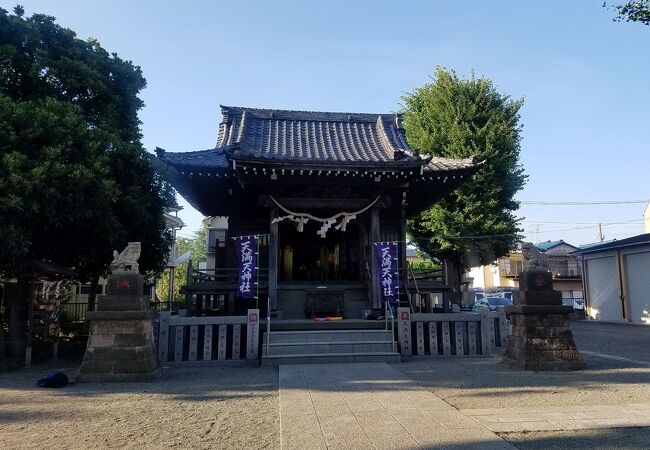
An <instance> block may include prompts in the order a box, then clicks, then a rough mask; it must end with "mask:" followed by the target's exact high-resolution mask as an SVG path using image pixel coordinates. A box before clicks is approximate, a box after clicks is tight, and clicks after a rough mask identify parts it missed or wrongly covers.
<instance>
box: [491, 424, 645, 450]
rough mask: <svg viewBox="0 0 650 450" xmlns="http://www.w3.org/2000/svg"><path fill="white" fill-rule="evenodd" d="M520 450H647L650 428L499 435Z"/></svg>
mask: <svg viewBox="0 0 650 450" xmlns="http://www.w3.org/2000/svg"><path fill="white" fill-rule="evenodd" d="M499 436H500V437H502V438H503V439H505V440H507V441H508V442H510V443H511V444H513V445H515V446H516V447H517V448H518V449H519V450H547V449H551V448H552V449H582V448H585V449H586V448H589V449H594V448H607V449H630V450H632V449H644V450H645V449H647V448H648V446H649V445H650V428H611V429H598V430H575V431H552V432H549V431H535V432H529V433H499Z"/></svg>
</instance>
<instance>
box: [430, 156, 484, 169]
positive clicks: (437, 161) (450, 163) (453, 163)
mask: <svg viewBox="0 0 650 450" xmlns="http://www.w3.org/2000/svg"><path fill="white" fill-rule="evenodd" d="M476 165H477V162H476V159H475V158H464V159H453V158H442V157H440V156H434V157H432V158H431V161H429V162H428V164H427V165H426V166H424V171H425V172H427V171H436V172H438V171H447V170H460V169H467V168H468V167H474V166H476Z"/></svg>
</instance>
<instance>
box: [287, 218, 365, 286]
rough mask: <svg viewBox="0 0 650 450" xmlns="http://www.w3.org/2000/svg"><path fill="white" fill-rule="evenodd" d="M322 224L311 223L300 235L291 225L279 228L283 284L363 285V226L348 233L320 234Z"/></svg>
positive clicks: (352, 225)
mask: <svg viewBox="0 0 650 450" xmlns="http://www.w3.org/2000/svg"><path fill="white" fill-rule="evenodd" d="M321 225H322V224H320V223H318V222H315V221H309V222H307V223H306V224H305V225H304V230H303V231H302V232H298V230H297V229H296V226H295V225H294V224H292V223H289V222H284V223H281V224H280V226H279V241H280V242H279V244H280V245H279V247H280V267H279V269H280V270H279V279H280V281H283V282H287V281H296V282H305V281H359V280H360V279H361V278H360V270H359V269H360V263H359V260H360V258H359V254H360V248H361V246H360V225H359V224H358V223H349V224H348V225H347V227H346V231H340V230H336V229H334V227H332V228H330V229H329V230H328V231H327V234H326V235H325V237H324V238H323V237H321V236H320V235H319V234H317V232H318V230H319V229H320V227H321Z"/></svg>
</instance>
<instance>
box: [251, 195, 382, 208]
mask: <svg viewBox="0 0 650 450" xmlns="http://www.w3.org/2000/svg"><path fill="white" fill-rule="evenodd" d="M374 199H375V198H374V197H373V198H363V199H356V198H293V197H280V198H277V197H276V200H277V201H278V202H279V203H280V204H281V205H282V206H284V207H285V208H288V209H303V208H308V209H309V208H313V209H318V208H326V209H337V210H345V211H347V212H352V211H358V210H360V209H362V208H365V207H366V206H368V205H369V204H370V203H371V202H372V201H373V200H374ZM258 204H259V205H260V206H263V207H267V208H268V207H273V206H275V203H273V200H271V198H270V197H269V196H268V195H265V194H264V195H260V196H259V197H258ZM390 205H391V200H390V197H388V196H385V195H384V196H381V198H380V199H379V200H378V201H377V203H375V204H374V206H375V207H377V208H388V207H390Z"/></svg>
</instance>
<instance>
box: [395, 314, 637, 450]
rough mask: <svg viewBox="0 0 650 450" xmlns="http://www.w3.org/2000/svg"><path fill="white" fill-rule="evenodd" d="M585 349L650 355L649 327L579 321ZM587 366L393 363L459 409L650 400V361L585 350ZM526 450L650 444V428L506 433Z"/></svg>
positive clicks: (577, 334) (496, 360)
mask: <svg viewBox="0 0 650 450" xmlns="http://www.w3.org/2000/svg"><path fill="white" fill-rule="evenodd" d="M572 330H573V334H574V338H575V341H576V345H577V346H578V349H580V350H586V351H590V352H595V353H599V354H607V355H612V356H618V357H624V358H629V359H631V360H635V361H640V362H646V361H650V358H649V357H648V352H647V346H648V342H650V327H638V326H629V325H622V324H604V323H596V322H577V323H573V324H572ZM583 357H584V359H585V362H586V363H587V368H588V370H584V371H577V372H562V373H555V372H525V371H521V370H517V369H513V368H511V367H508V366H506V365H504V364H502V363H501V357H500V356H496V357H492V358H467V359H452V358H439V359H436V360H431V359H429V360H420V361H411V362H408V363H403V364H399V365H395V366H394V367H395V368H396V369H398V370H400V371H402V372H403V373H405V374H407V375H408V376H409V377H411V378H412V379H414V380H415V381H417V382H418V383H419V384H421V385H423V386H427V387H428V388H429V389H431V391H432V392H434V393H435V394H436V395H438V396H440V397H441V398H443V399H444V400H446V401H447V402H448V403H450V404H451V405H453V406H455V407H456V408H459V409H464V408H507V407H526V406H536V407H538V406H544V405H548V406H564V405H624V404H627V403H643V402H650V367H648V366H647V364H646V365H643V364H635V363H633V362H630V361H620V360H611V359H607V358H602V357H598V356H593V355H587V354H585V355H583ZM499 435H500V436H501V437H503V438H504V439H506V440H507V441H509V442H510V443H512V444H513V445H515V446H516V447H517V448H519V449H521V450H537V449H549V448H558V449H573V448H608V449H648V448H650V428H612V429H590V430H578V431H559V432H558V431H539V432H528V433H499Z"/></svg>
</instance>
